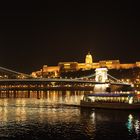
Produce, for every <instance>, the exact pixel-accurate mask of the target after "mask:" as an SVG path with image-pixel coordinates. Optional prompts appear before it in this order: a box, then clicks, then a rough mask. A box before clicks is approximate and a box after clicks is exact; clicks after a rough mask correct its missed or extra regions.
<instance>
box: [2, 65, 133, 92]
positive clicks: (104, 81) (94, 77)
mask: <svg viewBox="0 0 140 140" xmlns="http://www.w3.org/2000/svg"><path fill="white" fill-rule="evenodd" d="M1 71H2V72H3V73H7V74H9V76H8V77H5V76H3V77H2V78H0V89H1V90H2V89H5V88H7V87H8V88H10V89H12V88H15V87H16V88H19V89H20V88H21V87H22V88H23V89H24V87H26V88H28V89H30V88H31V87H36V89H37V88H41V87H42V88H43V87H48V86H50V85H51V86H53V87H56V86H58V87H62V86H71V87H74V86H75V85H76V86H77V87H85V86H87V85H88V86H90V87H93V86H94V87H95V86H96V85H98V87H99V85H116V86H119V85H121V86H123V85H124V86H131V84H129V83H124V82H121V81H120V80H119V79H117V78H115V77H113V76H111V75H109V74H108V73H107V71H108V70H107V69H106V68H98V69H96V70H95V73H93V74H91V75H87V76H83V77H79V78H73V79H66V78H33V77H32V76H31V75H28V74H25V73H20V72H17V71H14V70H10V69H7V68H3V67H0V72H1Z"/></svg>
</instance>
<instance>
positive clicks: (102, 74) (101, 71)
mask: <svg viewBox="0 0 140 140" xmlns="http://www.w3.org/2000/svg"><path fill="white" fill-rule="evenodd" d="M107 71H108V70H107V68H97V69H96V70H95V72H96V73H95V81H96V82H103V83H104V82H106V80H108V76H107ZM108 86H109V85H108V84H95V86H94V91H95V92H105V91H106V88H107V87H108Z"/></svg>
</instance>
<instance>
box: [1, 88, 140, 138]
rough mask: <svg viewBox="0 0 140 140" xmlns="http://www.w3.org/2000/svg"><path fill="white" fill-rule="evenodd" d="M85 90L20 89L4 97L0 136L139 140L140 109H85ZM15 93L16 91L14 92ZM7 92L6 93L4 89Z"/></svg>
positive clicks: (2, 100) (2, 98) (2, 99)
mask: <svg viewBox="0 0 140 140" xmlns="http://www.w3.org/2000/svg"><path fill="white" fill-rule="evenodd" d="M84 93H85V92H84V91H46V92H40V93H39V97H38V92H31V93H30V98H27V94H28V93H27V92H23V91H22V92H17V93H16V94H17V95H16V98H13V97H11V98H5V97H1V98H0V140H11V139H12V140H14V139H18V140H25V139H30V140H39V139H46V140H55V139H56V140H59V139H61V140H63V139H64V140H65V139H66V140H82V139H83V140H88V139H93V140H139V139H140V112H138V111H137V112H136V111H119V110H105V109H104V110H103V109H97V110H94V109H82V108H79V107H74V106H65V104H79V102H80V100H81V99H82V97H83V95H84ZM11 94H12V93H11ZM2 95H4V93H2Z"/></svg>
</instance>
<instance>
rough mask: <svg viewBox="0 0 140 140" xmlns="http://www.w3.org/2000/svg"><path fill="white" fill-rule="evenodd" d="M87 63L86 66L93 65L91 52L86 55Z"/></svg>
mask: <svg viewBox="0 0 140 140" xmlns="http://www.w3.org/2000/svg"><path fill="white" fill-rule="evenodd" d="M85 63H86V64H92V63H93V60H92V55H91V54H90V52H89V53H88V54H87V55H86V58H85Z"/></svg>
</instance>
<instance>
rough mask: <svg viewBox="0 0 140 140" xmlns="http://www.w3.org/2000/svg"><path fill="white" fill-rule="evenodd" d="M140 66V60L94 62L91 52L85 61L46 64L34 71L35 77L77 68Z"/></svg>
mask: <svg viewBox="0 0 140 140" xmlns="http://www.w3.org/2000/svg"><path fill="white" fill-rule="evenodd" d="M135 67H140V62H136V63H127V64H121V63H120V61H119V60H102V61H99V62H93V57H92V55H91V54H90V52H89V53H88V54H87V55H86V57H85V62H84V63H78V62H59V63H58V66H47V65H44V66H43V68H42V69H41V70H39V71H36V72H32V76H34V77H57V76H58V75H59V74H60V73H61V72H69V71H77V70H80V69H81V70H90V69H96V68H108V69H130V68H135Z"/></svg>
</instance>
